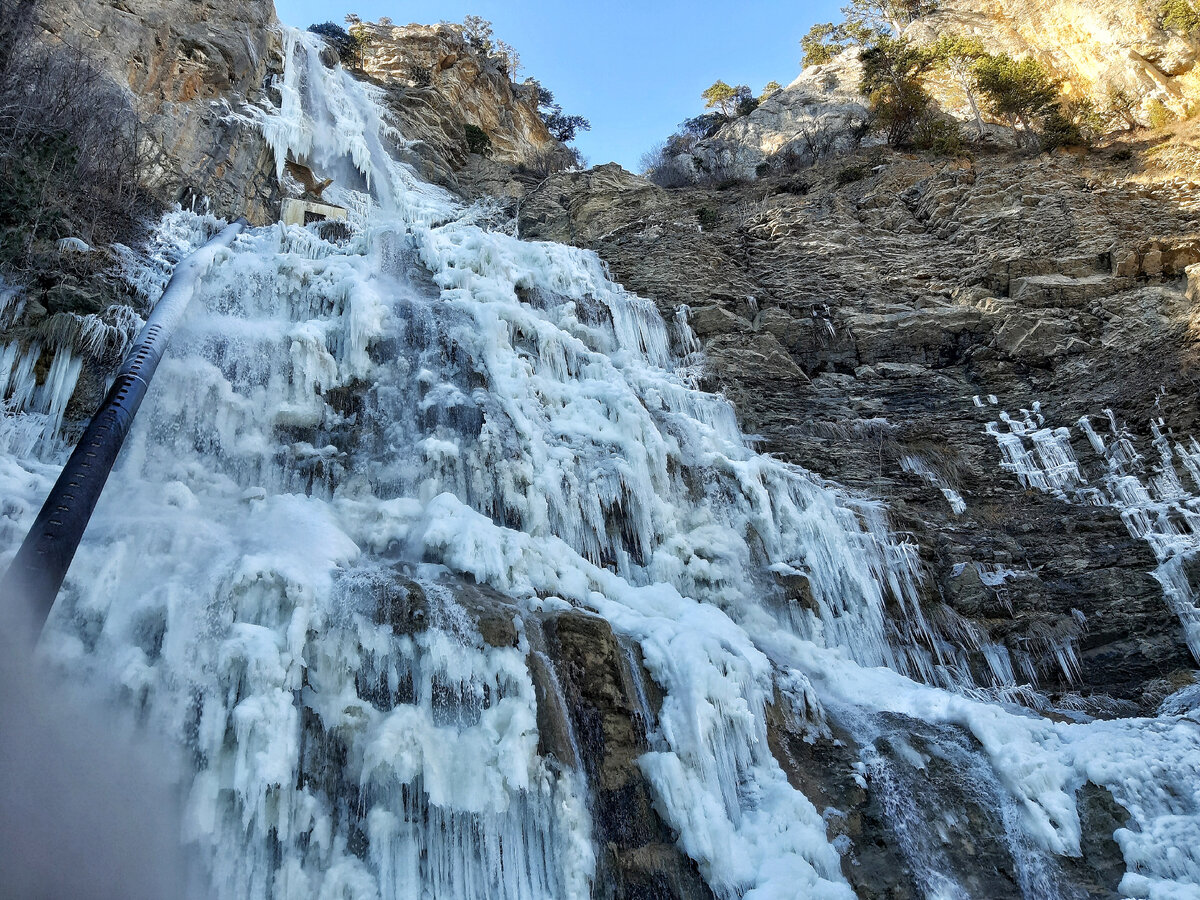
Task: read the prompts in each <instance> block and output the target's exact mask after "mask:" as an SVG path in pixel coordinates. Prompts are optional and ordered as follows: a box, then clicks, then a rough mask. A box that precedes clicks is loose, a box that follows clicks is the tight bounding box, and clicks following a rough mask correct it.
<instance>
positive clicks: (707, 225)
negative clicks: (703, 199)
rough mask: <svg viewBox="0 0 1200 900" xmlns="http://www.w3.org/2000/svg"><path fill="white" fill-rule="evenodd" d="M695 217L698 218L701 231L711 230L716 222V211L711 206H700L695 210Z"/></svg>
mask: <svg viewBox="0 0 1200 900" xmlns="http://www.w3.org/2000/svg"><path fill="white" fill-rule="evenodd" d="M696 218H697V219H699V220H700V230H701V231H712V229H713V226H715V225H716V224H717V211H716V210H715V209H713V208H712V207H711V206H701V207H699V208H698V209H697V210H696Z"/></svg>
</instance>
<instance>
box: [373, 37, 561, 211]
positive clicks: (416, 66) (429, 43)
mask: <svg viewBox="0 0 1200 900" xmlns="http://www.w3.org/2000/svg"><path fill="white" fill-rule="evenodd" d="M362 28H363V29H364V30H365V32H366V33H367V35H368V36H369V38H368V43H367V55H366V60H365V63H364V66H363V68H364V71H365V72H366V74H367V75H368V76H369V77H370V78H372V79H373V80H375V81H377V82H378V83H379V84H381V85H382V86H383V87H384V89H385V90H386V92H387V101H388V107H389V108H390V109H391V110H392V112H393V113H394V114H395V116H396V119H397V125H398V126H399V129H400V131H401V133H402V134H403V135H404V137H405V141H406V142H407V143H408V150H409V152H410V153H411V156H410V158H409V161H410V162H412V163H413V164H414V165H415V166H416V167H417V169H418V171H420V172H421V173H422V174H423V175H424V176H425V177H427V178H430V179H431V180H434V181H438V182H439V183H442V184H447V185H449V186H451V187H458V185H457V182H456V180H455V179H454V176H453V173H454V172H456V171H457V170H459V169H461V168H462V167H463V166H465V165H466V164H467V162H468V158H469V152H470V143H469V141H468V139H467V134H466V130H465V128H466V126H474V127H476V128H479V129H480V130H482V131H483V133H484V134H485V135H487V138H488V140H489V141H490V148H489V150H488V153H489V155H490V156H491V158H492V159H493V160H495V161H496V162H498V163H507V164H511V165H517V164H521V163H530V162H534V161H536V160H537V159H538V158H539V157H546V158H548V159H549V158H554V157H560V156H562V155H563V154H564V152H565V151H564V148H563V147H562V145H561V144H559V143H558V141H556V140H554V138H553V137H552V136H551V135H550V132H549V131H548V130H547V129H546V125H545V123H544V122H543V121H542V119H541V116H539V115H538V109H537V94H536V89H535V88H534V87H533V86H531V85H528V84H526V85H519V84H515V83H513V82H512V81H511V80H510V78H509V73H508V72H507V71H506V70H505V69H504V68H503V66H502V65H501V63H500V61H499V60H498V59H497V58H496V57H493V56H489V55H488V54H486V53H483V52H481V51H480V49H479V48H478V47H476V46H474V45H473V44H471V42H470V41H469V40H467V38H466V37H464V35H463V33H462V30H461V28H458V27H456V26H453V25H444V24H443V25H405V26H393V25H380V24H376V23H366V24H364V25H363V26H362Z"/></svg>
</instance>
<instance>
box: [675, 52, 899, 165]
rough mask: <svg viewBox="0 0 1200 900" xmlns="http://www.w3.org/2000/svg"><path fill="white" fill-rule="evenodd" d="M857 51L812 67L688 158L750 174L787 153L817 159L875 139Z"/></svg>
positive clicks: (870, 142) (803, 158) (811, 159)
mask: <svg viewBox="0 0 1200 900" xmlns="http://www.w3.org/2000/svg"><path fill="white" fill-rule="evenodd" d="M858 57H859V50H858V48H857V47H852V48H850V49H848V50H846V51H844V52H843V53H842V54H840V55H839V56H838V57H837V58H836V59H834V60H833V61H832V62H830V63H827V64H825V65H821V66H812V67H810V68H807V69H805V70H804V71H803V72H801V73H800V75H799V77H797V78H796V80H795V81H793V82H792V83H791V84H789V85H788V86H787V87H786V88H784V89H783V90H781V91H776V92H775V93H774V94H772V95H771V96H770V97H768V98H767V99H766V100H764V101H763V102H762V103H761V104H760V105H759V106H758V108H757V109H755V110H754V111H753V112H751V113H750V114H749V115H747V116H742V117H740V118H737V119H734V120H733V121H732V122H730V123H729V124H728V125H726V126H725V127H724V128H722V129H721V130H720V131H719V132H718V133H717V134H716V135H715V136H714V137H712V138H710V139H707V140H704V141H701V142H700V143H699V144H698V145H697V146H696V148H695V149H694V150H692V151H691V152H690V153H689V154H688V156H689V157H690V160H689V164H690V165H691V166H692V167H693V168H694V169H696V170H698V171H699V172H702V173H718V174H719V175H720V176H721V177H738V178H753V177H754V176H755V172H756V171H757V169H758V166H759V164H761V163H763V162H766V161H767V160H768V159H770V158H772V157H776V156H779V155H780V154H784V153H790V154H792V155H794V157H795V158H796V159H798V160H801V161H810V162H815V161H816V160H817V159H820V158H822V157H824V156H828V155H831V154H838V153H841V154H844V153H846V152H848V151H850V150H853V149H856V148H857V147H859V146H861V145H863V144H864V143H866V144H875V143H878V142H879V138H878V137H877V136H868V135H867V133H866V129H865V128H864V127H863V126H864V123H865V122H866V121H867V118H868V116H869V111H868V109H867V105H866V102H865V98H864V97H863V96H862V94H861V93H860V91H859V89H858V86H859V82H860V81H861V80H862V63H861V62H859V58H858Z"/></svg>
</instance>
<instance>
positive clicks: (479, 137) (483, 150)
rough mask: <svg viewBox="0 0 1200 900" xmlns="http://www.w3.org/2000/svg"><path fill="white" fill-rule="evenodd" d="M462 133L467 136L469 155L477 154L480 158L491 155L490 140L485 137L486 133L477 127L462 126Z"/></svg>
mask: <svg viewBox="0 0 1200 900" xmlns="http://www.w3.org/2000/svg"><path fill="white" fill-rule="evenodd" d="M463 131H464V132H465V133H466V135H467V151H468V152H470V153H478V154H479V155H480V156H491V155H492V139H491V138H490V137H488V136H487V132H486V131H484V130H483V129H482V128H480V127H479V126H478V125H470V124H467V125H464V126H463Z"/></svg>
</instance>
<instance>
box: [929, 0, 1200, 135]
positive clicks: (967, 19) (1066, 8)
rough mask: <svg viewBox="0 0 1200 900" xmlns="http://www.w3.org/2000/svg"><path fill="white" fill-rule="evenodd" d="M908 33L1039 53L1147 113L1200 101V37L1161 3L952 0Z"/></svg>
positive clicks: (1087, 90)
mask: <svg viewBox="0 0 1200 900" xmlns="http://www.w3.org/2000/svg"><path fill="white" fill-rule="evenodd" d="M908 33H909V35H910V36H911V37H913V38H914V39H917V40H929V39H932V38H935V37H936V36H937V35H939V34H966V35H973V36H976V37H978V38H980V39H981V40H982V41H983V42H984V44H985V46H987V47H988V48H989V49H991V50H992V52H999V51H1003V52H1005V53H1008V54H1010V55H1012V56H1017V57H1023V56H1033V57H1035V58H1037V59H1039V60H1041V61H1042V62H1043V63H1045V64H1046V66H1047V67H1048V68H1049V69H1050V70H1051V71H1053V72H1056V73H1058V74H1059V75H1060V76H1061V77H1063V78H1064V79H1066V81H1067V84H1066V89H1067V91H1068V92H1069V93H1071V94H1073V95H1075V96H1084V97H1090V98H1092V99H1093V100H1094V101H1095V102H1097V104H1098V105H1100V106H1103V105H1104V104H1105V103H1106V96H1107V94H1108V92H1109V91H1110V90H1113V89H1122V90H1125V91H1128V92H1129V93H1130V94H1131V95H1132V96H1133V97H1135V98H1137V100H1138V101H1139V103H1140V104H1142V106H1143V114H1144V107H1145V104H1147V103H1148V102H1150V101H1152V100H1159V101H1160V102H1162V103H1163V104H1165V105H1166V106H1167V107H1168V108H1171V109H1173V110H1174V111H1175V112H1177V113H1179V114H1185V113H1186V112H1187V111H1188V110H1189V109H1190V107H1191V106H1192V105H1193V104H1194V103H1195V101H1196V100H1197V99H1200V76H1198V75H1197V73H1196V71H1195V70H1196V54H1197V50H1198V49H1200V48H1198V47H1197V44H1196V41H1195V40H1194V38H1190V37H1185V36H1182V35H1179V34H1176V33H1174V32H1172V31H1170V30H1169V29H1166V28H1164V27H1163V26H1162V24H1161V22H1160V19H1159V14H1158V6H1157V4H1152V3H1146V2H1143V0H1090V2H1084V0H947V2H945V3H943V4H942V5H941V8H940V9H939V10H938V11H937V12H934V13H932V14H931V15H929V16H927V17H926V18H924V19H922V20H919V21H918V22H916V23H914V25H913V26H911V28H910V29H909V32H908Z"/></svg>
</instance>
